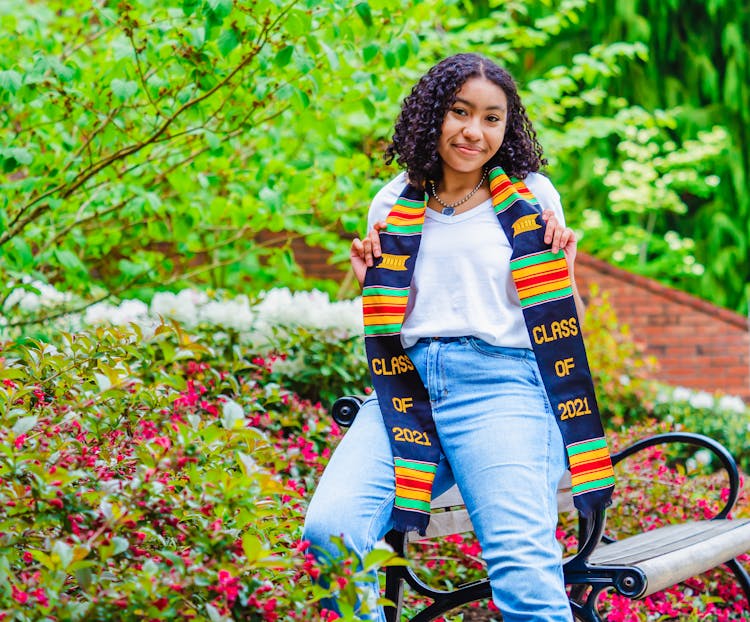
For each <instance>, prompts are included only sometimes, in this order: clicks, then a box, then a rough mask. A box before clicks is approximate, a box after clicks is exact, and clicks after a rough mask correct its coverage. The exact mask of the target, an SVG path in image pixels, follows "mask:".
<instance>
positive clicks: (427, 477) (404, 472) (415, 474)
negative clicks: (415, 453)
mask: <svg viewBox="0 0 750 622" xmlns="http://www.w3.org/2000/svg"><path fill="white" fill-rule="evenodd" d="M396 475H401V476H403V477H408V478H410V479H418V480H420V481H423V482H431V481H432V480H433V479H435V474H434V473H430V472H428V471H417V470H416V469H406V468H404V467H396Z"/></svg>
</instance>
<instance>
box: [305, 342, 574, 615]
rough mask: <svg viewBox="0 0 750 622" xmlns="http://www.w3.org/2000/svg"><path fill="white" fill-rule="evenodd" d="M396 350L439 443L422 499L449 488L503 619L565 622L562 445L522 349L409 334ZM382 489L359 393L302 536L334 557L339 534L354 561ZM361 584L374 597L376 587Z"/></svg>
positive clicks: (376, 420) (365, 547)
mask: <svg viewBox="0 0 750 622" xmlns="http://www.w3.org/2000/svg"><path fill="white" fill-rule="evenodd" d="M407 353H408V355H409V357H410V358H411V360H412V361H413V363H414V365H415V367H416V368H417V370H418V371H419V374H420V376H421V377H422V380H423V382H424V383H425V386H426V387H427V390H428V392H429V395H430V401H431V405H432V411H433V416H434V419H435V425H436V428H437V434H438V436H439V438H440V443H441V445H442V450H443V455H442V456H441V459H440V463H439V465H438V471H437V476H436V480H435V484H434V488H433V496H437V495H439V494H441V493H442V492H444V491H445V490H447V489H448V488H450V487H451V486H452V485H453V483H454V482H455V483H457V484H458V487H459V489H460V491H461V494H462V496H463V498H464V501H465V503H466V507H467V509H468V511H469V515H470V517H471V521H472V524H473V525H474V530H475V532H476V535H477V537H478V539H479V543H480V544H481V547H482V552H483V553H482V556H483V558H484V561H485V562H486V564H487V571H488V575H489V577H490V584H491V587H492V597H493V600H494V602H495V604H496V605H497V606H498V607H499V608H500V611H501V612H502V614H503V619H504V620H505V622H522V621H523V622H532V621H539V622H541V621H544V622H553V621H554V622H557V621H563V620H564V621H566V622H569V621H570V620H572V614H571V611H570V606H569V604H568V599H567V597H566V594H565V586H564V582H563V575H562V564H561V548H560V546H559V544H558V542H557V540H556V539H555V529H556V525H557V501H556V490H557V484H558V482H559V480H560V477H561V476H562V474H563V471H564V470H565V453H564V446H563V442H562V437H561V435H560V431H559V429H558V427H557V423H556V422H555V418H554V416H553V414H552V409H551V407H550V405H549V401H548V399H547V395H546V393H545V391H544V387H543V385H542V379H541V376H540V374H539V369H538V367H537V364H536V360H535V359H534V354H533V352H532V351H531V350H525V349H518V348H504V347H498V346H492V345H489V344H487V343H486V342H484V341H482V340H480V339H476V338H474V337H455V338H433V339H421V340H420V341H419V342H417V343H416V344H415V345H414V346H412V347H411V348H409V349H408V350H407ZM394 486H395V484H394V472H393V457H392V453H391V446H390V442H389V439H388V435H387V433H386V430H385V426H384V424H383V420H382V417H381V414H380V409H379V407H378V402H377V400H376V399H375V398H374V397H370V398H368V399H367V400H366V401H365V403H364V404H363V405H362V408H361V410H360V411H359V413H358V415H357V418H356V419H355V421H354V424H353V425H352V427H351V429H350V430H349V431H348V432H347V433H346V435H345V436H344V438H343V439H342V441H341V443H340V444H339V446H338V448H337V449H336V451H335V452H334V454H333V456H332V457H331V461H330V463H329V464H328V466H327V468H326V470H325V472H324V473H323V476H322V477H321V480H320V483H319V485H318V487H317V489H316V491H315V494H314V495H313V498H312V500H311V502H310V506H309V508H308V511H307V517H306V520H305V535H304V537H305V538H306V539H307V540H310V542H311V543H312V545H313V547H316V548H318V550H328V551H330V552H331V553H332V554H335V551H336V549H335V547H333V546H332V545H331V542H330V537H331V536H337V535H338V536H343V538H344V542H345V543H346V544H347V546H349V547H350V548H351V549H353V550H354V551H355V552H356V553H357V554H358V555H359V556H360V557H361V558H364V556H365V555H366V554H367V553H368V552H369V551H370V550H372V548H373V547H374V546H375V544H376V543H377V542H378V540H380V539H381V538H382V537H383V536H384V535H385V534H386V533H387V532H388V531H389V530H390V528H391V509H392V506H393V498H394ZM369 589H370V593H371V596H372V597H373V598H377V583H376V582H373V584H372V585H371V586H370V588H369ZM368 600H369V599H368ZM370 602H372V600H371V601H370ZM323 605H324V606H327V607H328V608H329V609H334V610H336V605H335V603H331V602H328V603H323ZM378 616H379V617H378V619H379V620H384V617H383V613H382V610H380V611H378Z"/></svg>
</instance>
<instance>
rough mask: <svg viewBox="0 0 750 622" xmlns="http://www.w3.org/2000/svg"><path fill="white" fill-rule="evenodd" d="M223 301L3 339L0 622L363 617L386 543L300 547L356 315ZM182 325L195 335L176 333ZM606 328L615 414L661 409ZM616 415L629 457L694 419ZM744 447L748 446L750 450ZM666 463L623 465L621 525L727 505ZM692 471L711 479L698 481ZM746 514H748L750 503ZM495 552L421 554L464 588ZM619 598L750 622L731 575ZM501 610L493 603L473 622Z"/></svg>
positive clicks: (567, 525) (631, 607)
mask: <svg viewBox="0 0 750 622" xmlns="http://www.w3.org/2000/svg"><path fill="white" fill-rule="evenodd" d="M27 295H31V294H28V293H27ZM34 295H36V294H34ZM30 300H31V299H24V298H19V299H18V300H17V301H16V304H17V305H20V302H19V301H25V302H24V303H23V304H25V305H27V306H29V305H31V306H33V305H32V302H33V301H31V302H30ZM188 303H190V304H192V305H193V306H192V307H186V306H185V305H188ZM222 304H223V303H221V302H220V301H216V300H211V299H209V298H207V297H204V296H201V295H197V294H195V293H194V292H188V293H181V294H176V295H169V296H167V295H164V296H163V297H162V298H161V299H157V300H156V301H154V302H153V303H152V305H151V306H150V307H148V306H146V305H142V304H136V303H134V302H132V301H130V302H127V301H126V302H123V303H122V304H121V305H119V306H117V307H114V306H110V307H99V308H92V309H93V310H91V311H90V312H89V315H88V319H83V318H81V317H78V318H70V317H69V318H61V320H60V322H67V323H68V325H69V326H70V327H71V328H75V329H76V330H75V331H74V332H68V333H65V332H62V331H61V330H60V329H61V326H60V325H50V326H47V327H45V331H44V332H43V334H40V336H42V337H44V338H45V341H29V340H28V339H27V340H26V341H20V340H19V341H18V342H15V343H13V342H8V343H7V344H6V345H5V347H4V349H3V351H2V354H1V355H0V408H2V413H3V417H2V423H1V424H0V621H2V620H165V619H196V620H211V621H214V622H215V621H217V620H268V621H270V622H273V621H275V620H310V619H319V618H320V619H332V618H333V615H332V614H331V613H330V612H322V613H319V612H317V609H316V606H315V603H316V601H317V600H319V599H320V598H321V597H323V596H325V595H326V594H327V593H329V592H331V591H335V592H337V593H338V594H339V596H340V598H341V600H342V603H343V606H344V609H345V612H349V613H348V614H347V615H345V617H346V618H349V619H352V618H353V613H352V612H353V610H354V606H355V603H356V602H357V598H358V593H357V585H356V583H357V578H358V576H359V574H360V573H362V572H365V571H367V570H368V569H369V568H371V567H377V566H378V565H380V564H383V563H386V562H388V561H389V559H391V554H390V553H389V552H388V551H384V550H382V549H378V550H376V551H375V552H374V553H373V554H372V556H370V558H368V559H367V560H364V563H362V564H360V563H359V562H357V561H355V560H353V559H352V558H351V557H349V556H348V555H347V554H346V551H342V559H341V560H339V562H338V563H334V564H331V565H325V566H320V565H317V564H314V563H313V562H312V558H311V555H310V553H309V551H308V550H307V547H306V544H305V543H303V542H300V541H299V537H300V534H301V528H302V521H303V516H304V511H305V506H306V501H307V499H308V498H309V495H310V494H311V491H312V489H313V487H314V485H315V482H316V481H317V478H318V476H319V474H320V472H321V471H322V469H323V467H324V465H325V463H326V461H327V458H328V455H329V454H330V451H331V450H332V449H333V447H334V446H335V444H336V442H337V440H338V438H339V437H340V434H341V432H340V430H338V429H337V428H336V426H335V424H333V423H332V422H331V421H330V420H329V417H328V413H327V411H326V409H325V408H324V407H323V406H322V405H321V404H320V403H319V402H317V401H316V400H317V399H318V398H319V397H320V396H321V395H322V394H325V395H326V396H335V395H338V394H340V393H342V392H347V391H355V390H356V391H360V390H362V388H363V387H364V386H366V378H364V377H363V373H366V368H365V367H364V365H363V363H362V353H361V351H360V350H359V349H358V348H359V347H360V345H359V344H360V342H361V339H360V337H359V335H358V332H357V334H355V332H354V330H353V329H352V328H351V326H352V325H353V322H354V320H353V318H354V316H355V311H356V304H357V303H356V301H355V302H347V303H330V302H328V301H327V297H326V299H325V300H324V299H323V298H322V297H321V296H319V295H316V294H314V293H313V294H300V293H297V294H292V293H291V292H288V291H287V290H278V291H274V292H269V293H268V294H266V296H264V297H263V298H262V299H261V300H259V301H256V302H255V303H254V304H250V302H249V301H247V300H245V299H236V300H234V301H233V302H232V305H230V307H226V308H225V307H222V306H221V305H222ZM599 308H600V310H601V309H605V310H606V306H601V307H599ZM170 309H172V311H170ZM186 309H187V310H186ZM227 309H230V311H231V313H229V314H228V313H227ZM156 310H158V313H155V312H154V311H156ZM94 311H96V313H94ZM188 311H189V312H188ZM170 314H171V315H174V316H177V317H179V319H181V320H183V321H184V322H185V324H184V325H183V324H177V323H171V324H162V323H160V319H159V316H161V317H165V316H169V315H170ZM179 314H182V315H181V316H180V315H179ZM356 316H357V322H358V321H359V319H358V318H359V316H358V311H356ZM230 317H231V319H229V318H230ZM598 317H599V320H600V321H599V324H597V322H596V321H594V322H591V323H589V324H587V326H588V327H589V331H590V334H591V333H593V335H594V336H595V335H596V334H597V332H603V333H606V334H607V337H608V340H602V341H600V342H598V343H599V344H600V345H599V346H597V347H594V348H593V351H592V354H593V357H594V358H596V357H598V360H599V361H600V362H601V363H600V365H599V366H600V367H603V368H604V369H603V371H602V372H601V373H602V374H606V375H603V376H602V379H603V380H605V381H606V382H602V383H601V386H604V387H605V388H607V387H608V388H607V392H606V394H605V396H604V400H603V403H604V404H605V408H607V406H606V405H607V404H608V403H613V402H617V403H618V404H622V403H628V400H630V401H631V402H632V403H633V404H635V403H638V404H639V405H640V406H639V408H645V407H644V406H643V404H644V403H645V402H644V401H643V400H642V398H643V396H644V395H645V391H646V388H645V385H644V384H643V383H642V382H641V381H642V378H634V379H632V380H630V381H629V382H627V383H625V382H622V381H621V380H620V381H618V380H617V378H621V376H622V374H623V373H624V370H625V369H626V368H627V365H628V364H629V363H628V361H630V360H631V359H632V357H633V356H634V354H633V351H632V350H629V349H627V348H630V346H627V347H626V346H623V344H622V343H618V342H617V341H616V338H617V334H616V333H615V332H614V331H613V330H611V326H610V324H609V323H608V321H606V318H604V319H602V316H601V315H600V316H598ZM196 318H199V319H196ZM222 318H223V319H222ZM302 319H305V320H306V321H304V322H303V321H301V320H302ZM112 321H116V323H120V324H122V325H119V326H117V325H115V326H113V325H110V324H111V322H112ZM128 323H129V324H128ZM253 327H255V328H253ZM357 331H358V328H357ZM613 337H614V338H615V339H614V340H613ZM679 397H684V396H680V395H679V392H678V395H677V396H674V395H672V396H667V397H666V398H660V399H656V397H654V398H653V405H655V408H657V409H658V408H667V405H669V408H670V416H672V415H675V413H678V414H679V412H681V409H686V412H687V413H688V414H690V413H696V412H698V413H699V412H701V411H699V410H698V409H700V408H705V407H707V406H708V404H707V401H706V396H698V397H697V398H696V397H695V396H693V395H690V394H688V395H687V398H688V401H687V405H685V402H684V401H683V400H679V399H678V398H679ZM690 399H699V403H696V404H691V403H690ZM608 400H609V402H608ZM675 405H679V406H675ZM713 406H714V411H712V412H717V411H716V408H715V407H716V404H714V405H713ZM719 406H720V408H719V409H718V412H722V409H723V410H726V412H727V413H733V415H732V416H733V421H734V420H736V421H734V424H733V425H735V427H731V428H730V427H729V426H728V427H727V429H732V430H735V429H740V428H737V427H736V426H737V425H739V426H744V425H747V423H746V415H747V412H746V409H745V410H744V412H743V410H742V409H744V405H741V404H737V403H735V402H734V401H731V400H729V401H727V400H726V399H725V400H724V402H723V403H721V404H719ZM608 412H610V413H611V414H612V416H613V418H612V419H611V421H610V423H611V422H612V421H617V420H620V421H622V422H625V421H628V422H629V424H630V425H629V427H630V428H631V429H629V430H628V431H627V432H617V431H616V430H611V432H610V434H611V438H612V441H613V443H614V444H615V445H618V444H621V443H625V442H627V441H629V440H632V439H633V438H636V437H640V436H643V435H645V434H647V433H648V430H655V429H656V428H657V427H659V426H670V427H671V428H674V427H678V426H679V425H680V421H679V417H677V416H674V417H673V418H672V420H670V419H669V418H667V417H665V421H664V422H662V423H660V424H657V423H653V422H650V423H648V424H647V425H640V426H634V425H633V423H634V422H635V421H636V420H637V417H636V416H635V415H634V413H635V412H636V410H633V409H631V410H625V411H622V412H614V411H612V410H609V411H608ZM637 412H638V413H639V416H642V413H640V411H637ZM727 416H728V417H729V414H728V415H727ZM743 417H745V419H743ZM618 418H619V419H618ZM683 419H684V417H683ZM694 420H695V421H696V422H700V419H699V418H697V417H695V419H694ZM693 429H695V428H693ZM695 431H700V430H699V429H698V430H695ZM743 438H744V437H743V436H741V435H740V434H739V433H738V437H737V442H738V443H741V449H743V450H744V449H746V448H745V446H744V441H743V440H742V439H743ZM662 458H664V456H661V455H659V454H653V455H652V456H650V457H649V459H648V460H646V461H645V462H642V463H637V464H636V463H629V464H625V465H623V467H624V468H623V469H622V470H621V471H620V475H619V486H618V499H619V501H618V503H617V504H616V506H615V507H614V508H613V509H612V511H611V512H610V516H611V518H610V527H611V528H612V529H615V530H617V531H620V532H625V531H626V530H627V529H644V528H648V527H649V526H655V525H658V524H661V522H662V521H682V520H686V519H687V518H689V517H690V516H692V515H694V514H693V513H697V515H702V514H703V513H704V512H710V511H712V510H713V509H714V508H715V505H716V503H718V501H719V499H720V498H721V495H722V485H721V483H719V482H718V481H717V480H716V479H715V477H714V476H713V475H711V471H710V469H711V465H710V463H709V464H706V461H705V460H704V459H703V456H702V455H701V454H700V453H697V454H674V455H671V456H666V458H667V460H666V462H664V460H663V459H662ZM686 470H698V471H699V476H698V477H697V478H695V477H691V478H688V479H686V478H685V472H686ZM703 490H708V491H709V498H708V500H707V501H703V500H702V496H701V494H702V493H701V491H703ZM739 507H740V510H739V511H740V513H744V514H745V515H747V513H748V511H750V510H749V507H748V499H747V497H746V496H745V497H743V499H742V500H741V502H740V506H739ZM572 530H573V526H572V522H570V521H563V522H562V523H561V525H560V532H559V536H560V540H561V543H562V544H563V545H564V546H565V547H566V550H572V548H573V547H575V545H576V541H575V534H574V533H573V531H572ZM479 555H480V551H479V547H478V545H477V543H476V542H475V541H473V540H471V539H466V538H451V539H448V540H447V541H446V542H444V543H443V544H442V545H441V546H440V547H434V546H431V547H427V548H425V549H424V550H423V551H421V552H418V553H417V560H418V563H420V564H422V565H423V566H424V567H425V568H426V569H427V570H428V571H429V572H430V573H431V574H432V580H434V581H436V582H438V583H440V582H442V583H452V584H456V583H462V582H465V581H469V580H472V579H473V578H476V577H478V576H479V575H480V574H481V572H482V564H481V560H480V557H479ZM310 576H312V577H315V578H320V579H323V580H324V581H323V583H322V584H325V585H328V586H330V587H328V588H323V587H321V585H322V584H318V585H314V584H313V582H312V581H310ZM605 601H606V602H604V603H603V606H604V607H605V608H606V610H607V611H608V612H609V613H608V619H611V620H623V621H626V620H636V619H638V620H641V619H649V620H650V619H653V620H668V619H680V620H682V619H696V620H703V619H706V620H708V619H711V620H714V619H715V620H741V619H743V618H742V617H741V614H739V613H737V611H738V608H739V607H740V606H741V605H742V599H741V597H740V595H739V593H738V592H737V590H736V587H735V586H734V583H733V582H732V581H731V580H728V579H727V577H726V576H723V575H721V574H720V573H711V574H710V575H709V576H705V577H700V578H698V579H696V580H695V581H691V582H689V583H688V584H686V586H681V587H680V589H673V590H667V591H665V592H663V593H660V594H656V595H653V596H651V597H650V598H649V599H647V600H645V601H643V602H642V603H631V602H630V601H625V600H623V599H618V598H617V597H616V596H607V597H605ZM470 614H473V615H470ZM492 616H493V613H492V610H491V608H490V607H489V606H487V607H484V608H476V609H472V610H471V612H470V613H467V617H466V618H465V619H467V620H468V619H473V620H478V619H491V618H492ZM691 616H692V618H691ZM454 619H456V618H455V616H454Z"/></svg>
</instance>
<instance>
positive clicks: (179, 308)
mask: <svg viewBox="0 0 750 622" xmlns="http://www.w3.org/2000/svg"><path fill="white" fill-rule="evenodd" d="M208 301H209V298H208V296H207V295H206V294H205V293H204V292H199V291H198V290H194V289H183V290H182V291H181V292H179V293H177V294H172V293H170V292H159V293H157V294H154V297H153V298H152V299H151V313H152V314H153V315H156V316H162V317H164V318H165V319H170V320H175V321H176V322H179V323H180V324H182V326H184V327H185V328H188V329H189V328H195V326H196V325H197V324H198V307H199V306H201V305H204V304H206V303H207V302H208Z"/></svg>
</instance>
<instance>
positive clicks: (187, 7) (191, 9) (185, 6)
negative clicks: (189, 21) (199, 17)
mask: <svg viewBox="0 0 750 622" xmlns="http://www.w3.org/2000/svg"><path fill="white" fill-rule="evenodd" d="M201 3H202V0H182V12H183V13H184V14H185V15H186V16H188V17H189V16H190V15H192V14H193V13H195V10H196V9H197V8H198V7H199V6H200V5H201Z"/></svg>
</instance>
